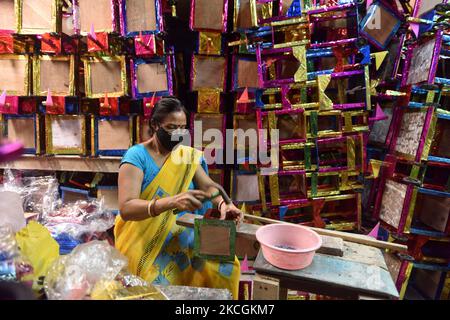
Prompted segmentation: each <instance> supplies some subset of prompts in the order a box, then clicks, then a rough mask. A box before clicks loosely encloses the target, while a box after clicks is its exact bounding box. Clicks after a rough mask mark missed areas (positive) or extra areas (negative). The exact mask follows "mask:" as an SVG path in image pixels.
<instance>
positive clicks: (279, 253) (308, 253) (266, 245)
mask: <svg viewBox="0 0 450 320" xmlns="http://www.w3.org/2000/svg"><path fill="white" fill-rule="evenodd" d="M256 239H257V240H258V241H259V243H260V244H261V249H262V253H263V255H264V258H265V259H266V260H267V261H268V262H269V263H270V264H272V265H274V266H275V267H277V268H280V269H286V270H299V269H303V268H306V267H308V266H309V265H310V264H311V262H312V260H313V258H314V254H315V252H316V250H317V249H319V248H320V247H321V246H322V238H321V237H320V236H319V235H318V234H317V233H316V232H314V231H312V230H310V229H308V228H306V227H302V226H298V225H292V224H270V225H267V226H264V227H261V228H259V229H258V231H256Z"/></svg>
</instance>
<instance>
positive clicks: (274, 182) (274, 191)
mask: <svg viewBox="0 0 450 320" xmlns="http://www.w3.org/2000/svg"><path fill="white" fill-rule="evenodd" d="M269 186H270V198H271V202H272V205H274V206H279V205H280V189H279V186H278V176H277V175H270V176H269Z"/></svg>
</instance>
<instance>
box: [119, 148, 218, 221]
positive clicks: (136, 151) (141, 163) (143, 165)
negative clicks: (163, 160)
mask: <svg viewBox="0 0 450 320" xmlns="http://www.w3.org/2000/svg"><path fill="white" fill-rule="evenodd" d="M124 163H129V164H131V165H133V166H135V167H136V168H139V169H140V170H142V172H143V173H144V178H143V180H142V185H141V192H143V191H144V190H145V189H146V188H147V187H148V185H149V184H150V183H151V182H152V181H153V179H154V178H155V177H156V175H157V174H158V173H159V171H160V170H161V168H160V167H158V165H157V164H156V162H155V160H153V158H152V156H151V155H150V153H149V152H148V150H147V149H146V148H145V146H144V145H142V144H137V145H135V146H133V147H131V148H130V149H128V151H127V152H126V153H125V155H124V156H123V158H122V161H121V164H120V165H122V164H124ZM201 166H202V168H203V169H204V170H205V172H206V173H208V165H207V164H206V161H205V159H204V158H202V159H201ZM189 189H190V190H193V189H196V186H195V184H194V182H193V181H192V182H191V184H190V186H189ZM210 208H212V203H211V201H207V202H205V203H204V204H203V208H202V209H200V210H197V211H196V212H194V213H195V214H199V215H204V214H205V213H206V211H207V210H208V209H210ZM185 213H187V212H181V213H180V214H179V215H178V216H179V217H180V216H182V215H184V214H185Z"/></svg>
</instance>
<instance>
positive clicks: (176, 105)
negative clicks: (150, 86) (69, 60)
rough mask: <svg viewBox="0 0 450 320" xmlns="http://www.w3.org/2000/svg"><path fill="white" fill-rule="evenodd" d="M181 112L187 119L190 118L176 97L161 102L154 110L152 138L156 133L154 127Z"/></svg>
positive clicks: (151, 124)
mask: <svg viewBox="0 0 450 320" xmlns="http://www.w3.org/2000/svg"><path fill="white" fill-rule="evenodd" d="M180 111H182V112H184V114H185V115H186V118H188V115H189V114H188V111H187V110H186V108H185V107H184V106H183V104H182V103H181V101H180V100H178V99H177V98H176V97H172V96H168V97H163V98H162V99H161V100H159V101H158V102H157V103H156V104H155V106H154V107H153V110H152V116H151V118H150V122H149V132H148V133H149V135H150V136H152V135H153V134H154V133H155V129H154V126H155V125H157V124H160V123H161V122H163V121H164V119H165V118H166V117H167V116H168V115H169V114H170V113H172V112H180Z"/></svg>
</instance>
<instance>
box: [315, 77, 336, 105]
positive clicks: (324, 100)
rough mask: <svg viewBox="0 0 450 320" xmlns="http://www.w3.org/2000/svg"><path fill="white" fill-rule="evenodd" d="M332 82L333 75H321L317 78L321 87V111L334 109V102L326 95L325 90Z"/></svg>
mask: <svg viewBox="0 0 450 320" xmlns="http://www.w3.org/2000/svg"><path fill="white" fill-rule="evenodd" d="M330 81H331V75H319V76H318V77H317V83H318V87H319V104H320V110H331V109H333V101H332V100H331V99H330V98H329V97H328V96H327V95H326V94H325V90H326V89H327V87H328V85H329V84H330Z"/></svg>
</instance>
